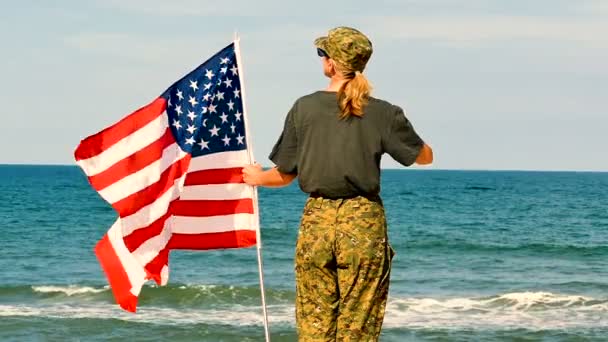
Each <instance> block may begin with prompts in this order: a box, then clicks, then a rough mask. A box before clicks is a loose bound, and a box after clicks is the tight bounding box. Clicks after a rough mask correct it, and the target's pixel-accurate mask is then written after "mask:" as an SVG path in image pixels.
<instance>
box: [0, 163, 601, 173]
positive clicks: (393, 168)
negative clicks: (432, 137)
mask: <svg viewBox="0 0 608 342" xmlns="http://www.w3.org/2000/svg"><path fill="white" fill-rule="evenodd" d="M0 166H43V167H44V166H69V167H78V165H77V164H76V163H74V164H61V163H44V164H33V163H32V164H30V163H0ZM262 167H263V168H269V167H270V166H267V165H262ZM380 170H389V171H391V170H405V171H464V172H467V171H469V172H571V173H608V170H564V169H561V170H560V169H481V168H425V167H415V168H412V167H385V168H382V167H381V168H380Z"/></svg>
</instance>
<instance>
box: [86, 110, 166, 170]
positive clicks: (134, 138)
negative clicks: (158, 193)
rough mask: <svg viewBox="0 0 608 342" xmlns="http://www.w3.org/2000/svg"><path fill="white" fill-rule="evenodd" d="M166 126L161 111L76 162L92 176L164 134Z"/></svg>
mask: <svg viewBox="0 0 608 342" xmlns="http://www.w3.org/2000/svg"><path fill="white" fill-rule="evenodd" d="M167 127H169V123H168V119H167V113H166V112H163V114H162V115H159V116H158V118H156V119H154V121H151V122H150V123H148V124H147V125H145V126H144V127H142V128H140V129H139V130H137V131H135V132H133V133H131V134H130V135H128V136H126V137H124V138H123V139H122V140H120V141H119V142H117V143H116V144H114V145H112V146H110V147H109V148H108V149H107V150H105V151H103V152H102V153H100V154H98V155H96V156H94V157H91V158H88V159H83V160H80V161H78V162H77V164H78V165H80V167H81V168H82V169H83V170H84V172H85V173H86V175H87V176H89V177H91V176H94V175H96V174H98V173H101V172H103V171H105V170H107V169H108V168H109V167H110V166H112V165H114V164H116V163H117V162H119V161H121V160H123V159H125V158H126V157H128V156H130V155H131V154H133V153H134V152H135V151H139V150H141V149H142V148H144V147H146V146H148V145H150V144H151V143H153V142H155V141H156V140H158V139H159V138H160V137H162V136H163V135H164V134H165V131H166V130H167Z"/></svg>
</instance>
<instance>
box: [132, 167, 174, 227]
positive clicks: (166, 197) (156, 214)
mask: <svg viewBox="0 0 608 342" xmlns="http://www.w3.org/2000/svg"><path fill="white" fill-rule="evenodd" d="M185 178H186V175H183V176H182V177H180V178H178V179H176V180H175V182H174V183H173V187H171V188H169V190H167V191H165V193H164V194H162V195H161V196H160V197H159V198H157V199H156V201H154V202H152V203H150V204H149V205H147V206H145V207H143V208H141V209H140V210H139V211H137V212H136V213H134V214H133V215H129V216H127V217H123V218H122V221H123V228H122V232H123V235H124V236H127V235H129V234H131V233H133V232H134V231H135V230H137V229H139V228H143V227H147V226H149V225H150V224H152V223H153V222H154V221H156V220H158V219H159V218H160V217H161V216H163V215H165V214H166V213H167V209H168V208H169V203H171V201H173V200H175V199H176V198H178V197H179V193H180V192H181V189H180V188H182V187H183V184H184V179H185Z"/></svg>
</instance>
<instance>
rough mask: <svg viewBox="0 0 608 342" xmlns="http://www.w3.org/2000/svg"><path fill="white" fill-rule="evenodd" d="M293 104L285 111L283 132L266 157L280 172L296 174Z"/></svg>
mask: <svg viewBox="0 0 608 342" xmlns="http://www.w3.org/2000/svg"><path fill="white" fill-rule="evenodd" d="M294 115H295V105H294V107H292V108H291V110H290V111H289V113H287V118H285V127H284V128H283V132H282V133H281V136H280V137H279V140H277V142H276V144H275V145H274V147H273V148H272V152H270V155H269V156H268V158H269V159H270V160H272V162H273V163H274V164H275V165H276V166H277V168H278V170H279V171H280V172H282V173H287V174H297V173H298V164H297V151H298V138H297V136H296V127H295V125H294Z"/></svg>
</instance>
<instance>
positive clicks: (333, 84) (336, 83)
mask: <svg viewBox="0 0 608 342" xmlns="http://www.w3.org/2000/svg"><path fill="white" fill-rule="evenodd" d="M347 81H348V80H347V79H345V78H343V77H342V76H332V77H331V78H330V79H329V85H328V86H327V88H326V89H325V90H327V91H335V92H338V91H340V88H342V85H344V83H346V82H347Z"/></svg>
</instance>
